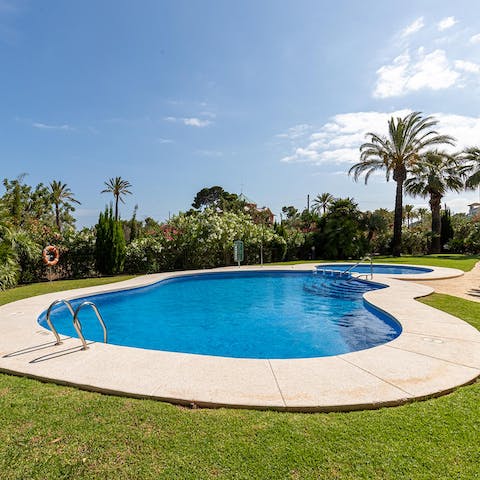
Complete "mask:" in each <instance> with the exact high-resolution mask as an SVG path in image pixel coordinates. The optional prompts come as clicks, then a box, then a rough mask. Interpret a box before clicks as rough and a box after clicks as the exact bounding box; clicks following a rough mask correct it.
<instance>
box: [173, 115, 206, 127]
mask: <svg viewBox="0 0 480 480" xmlns="http://www.w3.org/2000/svg"><path fill="white" fill-rule="evenodd" d="M164 120H165V121H167V122H172V123H183V125H187V126H189V127H197V128H203V127H208V126H209V125H211V124H212V123H213V122H212V121H211V120H207V119H205V118H198V117H165V118H164Z"/></svg>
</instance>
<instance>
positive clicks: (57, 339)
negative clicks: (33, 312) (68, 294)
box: [47, 299, 75, 345]
mask: <svg viewBox="0 0 480 480" xmlns="http://www.w3.org/2000/svg"><path fill="white" fill-rule="evenodd" d="M60 303H63V304H65V305H66V306H67V308H68V310H69V311H70V313H71V314H72V319H73V321H74V322H75V312H74V311H73V307H72V304H71V303H70V302H69V301H68V300H64V299H60V300H55V301H54V302H52V303H51V304H50V306H49V307H48V310H47V323H48V326H49V327H50V330H51V331H52V333H53V334H54V335H55V339H56V342H55V345H60V344H61V343H62V339H61V338H60V335H59V334H58V332H57V329H56V328H55V327H54V325H53V322H52V320H51V318H50V314H51V313H52V308H53V307H54V306H55V305H59V304H60Z"/></svg>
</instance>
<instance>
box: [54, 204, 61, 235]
mask: <svg viewBox="0 0 480 480" xmlns="http://www.w3.org/2000/svg"><path fill="white" fill-rule="evenodd" d="M55 223H56V224H57V228H58V231H60V208H59V206H58V203H56V204H55Z"/></svg>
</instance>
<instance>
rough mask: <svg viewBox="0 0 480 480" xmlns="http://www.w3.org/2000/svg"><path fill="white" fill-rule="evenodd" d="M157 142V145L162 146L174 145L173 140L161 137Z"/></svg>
mask: <svg viewBox="0 0 480 480" xmlns="http://www.w3.org/2000/svg"><path fill="white" fill-rule="evenodd" d="M156 142H157V143H160V144H161V145H166V144H168V143H174V142H173V140H172V139H170V138H162V137H159V138H157V139H156Z"/></svg>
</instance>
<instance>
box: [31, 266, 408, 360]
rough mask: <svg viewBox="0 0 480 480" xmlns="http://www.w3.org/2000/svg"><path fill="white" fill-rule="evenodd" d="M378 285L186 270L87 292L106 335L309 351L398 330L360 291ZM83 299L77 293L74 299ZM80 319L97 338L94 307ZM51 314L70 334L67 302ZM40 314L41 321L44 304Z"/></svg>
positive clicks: (386, 336) (373, 340)
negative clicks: (147, 281) (120, 289)
mask: <svg viewBox="0 0 480 480" xmlns="http://www.w3.org/2000/svg"><path fill="white" fill-rule="evenodd" d="M377 288H383V286H382V285H379V284H375V283H372V282H364V281H359V280H350V281H347V280H345V279H340V280H338V279H337V280H334V279H331V278H330V279H329V278H325V277H323V276H321V275H314V274H312V273H311V272H291V271H290V272H279V271H276V272H232V273H230V272H229V273H209V274H203V275H189V276H184V277H179V278H174V279H169V280H164V281H161V282H158V283H156V284H154V285H151V286H148V287H142V288H137V289H133V290H128V291H123V292H113V293H105V294H100V295H95V296H90V297H88V300H90V301H93V302H95V303H96V304H97V306H98V308H99V309H100V312H101V313H102V316H103V318H104V320H105V323H106V324H107V328H108V334H109V343H113V344H116V345H126V346H131V347H139V348H148V349H157V350H167V351H173V352H185V353H197V354H205V355H219V356H225V357H241V358H307V357H319V356H329V355H338V354H341V353H346V352H351V351H356V350H362V349H365V348H370V347H373V346H376V345H380V344H382V343H385V342H388V341H390V340H392V339H394V338H395V337H397V336H398V335H399V334H400V332H401V327H400V325H399V324H398V322H396V321H395V320H393V319H392V318H390V317H389V316H387V315H385V314H383V313H381V312H380V311H377V310H374V309H373V308H372V307H370V306H368V305H367V304H366V303H365V302H364V301H363V298H362V295H363V293H365V292H367V291H369V290H372V289H377ZM82 300H84V299H77V300H74V301H73V302H72V303H73V305H74V306H76V305H78V304H79V303H80V302H81V301H82ZM80 319H81V321H82V325H83V331H84V335H85V337H86V338H87V339H89V340H95V341H102V338H103V337H102V331H101V329H100V327H99V326H98V324H97V321H96V318H95V317H94V315H93V314H92V313H91V312H90V311H88V310H87V309H85V310H82V312H81V313H80ZM52 321H53V323H54V325H55V326H56V327H57V329H58V331H59V332H60V333H62V334H64V335H71V336H76V335H75V330H74V329H73V326H72V320H71V317H69V315H68V311H67V310H66V308H65V307H64V306H57V308H55V309H54V310H53V314H52ZM39 322H40V324H41V325H43V326H46V321H45V312H44V313H43V314H42V315H41V316H40V318H39Z"/></svg>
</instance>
